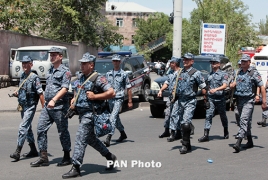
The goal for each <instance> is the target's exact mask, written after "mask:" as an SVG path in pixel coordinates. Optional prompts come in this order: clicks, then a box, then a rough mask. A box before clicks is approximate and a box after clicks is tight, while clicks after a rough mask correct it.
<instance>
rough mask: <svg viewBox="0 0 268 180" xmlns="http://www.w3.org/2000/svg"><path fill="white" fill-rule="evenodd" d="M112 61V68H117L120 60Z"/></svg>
mask: <svg viewBox="0 0 268 180" xmlns="http://www.w3.org/2000/svg"><path fill="white" fill-rule="evenodd" d="M112 62H113V65H114V68H115V69H117V68H119V67H120V63H121V61H117V60H113V61H112Z"/></svg>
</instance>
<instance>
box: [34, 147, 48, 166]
mask: <svg viewBox="0 0 268 180" xmlns="http://www.w3.org/2000/svg"><path fill="white" fill-rule="evenodd" d="M30 165H31V167H39V166H48V165H49V161H48V157H47V151H40V158H39V159H37V160H36V161H34V162H31V164H30Z"/></svg>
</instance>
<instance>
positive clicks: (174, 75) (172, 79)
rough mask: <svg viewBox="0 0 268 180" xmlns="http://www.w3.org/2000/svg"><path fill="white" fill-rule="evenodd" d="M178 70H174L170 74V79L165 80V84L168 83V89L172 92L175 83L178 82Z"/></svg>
mask: <svg viewBox="0 0 268 180" xmlns="http://www.w3.org/2000/svg"><path fill="white" fill-rule="evenodd" d="M178 71H179V70H178ZM178 71H174V70H172V71H171V72H172V73H170V74H168V79H167V80H166V81H165V84H167V85H168V90H169V92H170V93H172V92H173V89H174V86H175V83H176V78H177V75H178Z"/></svg>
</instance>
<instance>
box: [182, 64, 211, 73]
mask: <svg viewBox="0 0 268 180" xmlns="http://www.w3.org/2000/svg"><path fill="white" fill-rule="evenodd" d="M180 67H183V62H181V63H180ZM193 67H194V68H196V69H197V70H199V71H201V72H207V73H209V72H211V71H212V69H211V65H210V62H209V61H195V62H194V64H193Z"/></svg>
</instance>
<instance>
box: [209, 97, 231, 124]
mask: <svg viewBox="0 0 268 180" xmlns="http://www.w3.org/2000/svg"><path fill="white" fill-rule="evenodd" d="M208 102H209V104H210V108H209V109H207V110H206V120H205V127H204V129H210V128H211V126H212V118H213V115H214V111H215V109H217V110H218V113H219V115H220V118H221V123H222V126H223V127H228V119H227V116H226V108H225V106H226V104H225V98H224V97H223V98H220V99H211V98H208Z"/></svg>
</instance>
